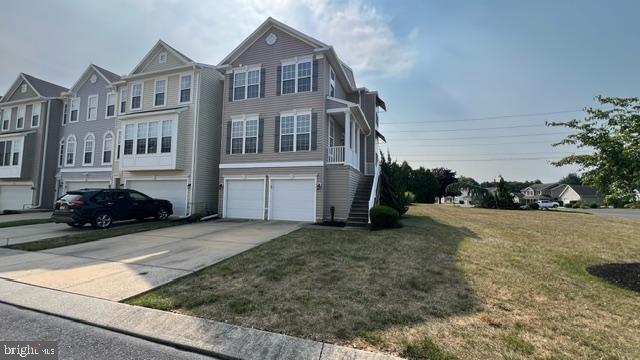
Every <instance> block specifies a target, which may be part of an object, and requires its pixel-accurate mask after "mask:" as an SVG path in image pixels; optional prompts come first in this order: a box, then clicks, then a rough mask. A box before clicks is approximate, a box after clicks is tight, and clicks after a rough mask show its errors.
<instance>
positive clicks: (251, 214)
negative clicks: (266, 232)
mask: <svg viewBox="0 0 640 360" xmlns="http://www.w3.org/2000/svg"><path fill="white" fill-rule="evenodd" d="M225 192H226V197H225V206H224V207H225V212H224V217H227V218H239V219H258V220H262V219H263V218H264V215H263V214H264V180H227V181H226V185H225Z"/></svg>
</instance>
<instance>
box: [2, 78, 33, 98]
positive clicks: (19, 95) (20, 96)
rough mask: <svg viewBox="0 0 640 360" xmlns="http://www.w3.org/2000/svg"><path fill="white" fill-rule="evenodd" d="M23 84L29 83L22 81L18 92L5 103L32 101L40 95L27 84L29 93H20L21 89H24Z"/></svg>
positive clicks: (17, 89)
mask: <svg viewBox="0 0 640 360" xmlns="http://www.w3.org/2000/svg"><path fill="white" fill-rule="evenodd" d="M23 84H27V82H26V81H24V80H21V81H20V83H19V85H18V87H17V88H16V91H14V92H13V94H12V95H11V96H9V97H8V98H6V99H4V101H5V102H8V101H16V100H24V99H30V98H34V97H37V96H38V94H37V93H36V92H35V91H34V90H33V88H32V87H31V86H29V84H27V92H25V93H22V92H20V88H21V87H22V85H23Z"/></svg>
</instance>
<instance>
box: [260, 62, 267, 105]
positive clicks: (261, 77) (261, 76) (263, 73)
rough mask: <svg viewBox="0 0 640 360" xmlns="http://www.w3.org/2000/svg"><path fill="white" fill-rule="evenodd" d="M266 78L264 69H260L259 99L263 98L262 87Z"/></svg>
mask: <svg viewBox="0 0 640 360" xmlns="http://www.w3.org/2000/svg"><path fill="white" fill-rule="evenodd" d="M266 78H267V69H265V68H264V67H263V68H262V69H260V97H261V98H263V97H264V86H265V83H266V82H265V80H266Z"/></svg>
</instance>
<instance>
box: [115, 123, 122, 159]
mask: <svg viewBox="0 0 640 360" xmlns="http://www.w3.org/2000/svg"><path fill="white" fill-rule="evenodd" d="M117 141H118V147H117V148H116V160H120V142H121V141H122V130H118V139H117Z"/></svg>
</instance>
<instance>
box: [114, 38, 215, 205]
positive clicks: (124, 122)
mask: <svg viewBox="0 0 640 360" xmlns="http://www.w3.org/2000/svg"><path fill="white" fill-rule="evenodd" d="M115 89H116V92H117V94H118V106H117V108H118V115H117V121H116V128H117V134H116V137H117V138H118V145H117V149H119V150H117V156H116V158H115V159H114V160H115V161H114V165H113V173H114V184H115V185H116V186H118V187H125V188H131V189H136V190H139V191H141V192H143V193H145V194H147V195H149V196H151V197H154V198H160V199H167V200H169V201H171V202H172V203H173V210H174V214H175V215H179V216H186V215H191V214H194V213H203V214H208V213H215V212H217V205H218V163H219V158H220V131H221V128H222V127H221V120H220V116H221V112H222V105H221V102H222V74H221V73H220V72H219V71H218V70H216V69H215V67H214V66H211V65H206V64H201V63H197V62H195V61H193V60H192V59H190V58H189V57H187V56H186V55H184V54H182V53H181V52H179V51H177V50H176V49H174V48H173V47H171V46H169V45H168V44H167V43H165V42H164V41H162V40H160V41H158V42H157V43H156V44H155V45H154V46H153V47H152V48H151V50H150V51H149V52H148V53H147V54H146V55H145V56H144V58H143V59H142V60H141V61H140V63H139V64H138V65H137V66H136V67H135V68H134V69H133V71H131V73H130V74H129V75H127V76H123V77H122V79H121V81H119V82H117V83H116V84H115Z"/></svg>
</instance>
